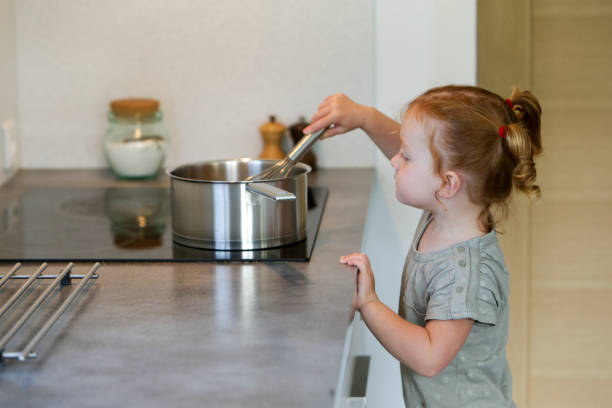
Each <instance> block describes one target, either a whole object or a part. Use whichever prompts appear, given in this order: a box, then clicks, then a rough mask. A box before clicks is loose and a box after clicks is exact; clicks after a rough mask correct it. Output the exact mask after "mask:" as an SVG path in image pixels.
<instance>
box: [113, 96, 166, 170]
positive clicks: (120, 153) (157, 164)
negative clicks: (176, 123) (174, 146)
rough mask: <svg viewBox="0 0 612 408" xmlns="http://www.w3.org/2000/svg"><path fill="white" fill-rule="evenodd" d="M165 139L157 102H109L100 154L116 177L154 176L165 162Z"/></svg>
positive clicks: (123, 100) (143, 100) (144, 100)
mask: <svg viewBox="0 0 612 408" xmlns="http://www.w3.org/2000/svg"><path fill="white" fill-rule="evenodd" d="M167 140H168V132H167V131H166V129H165V127H164V124H163V120H162V113H161V111H160V110H159V101H157V100H155V99H119V100H115V101H112V102H111V103H110V112H109V113H108V128H107V131H106V135H105V136H104V153H105V155H106V158H107V160H108V162H109V164H110V167H111V169H112V170H113V172H114V173H115V175H116V176H117V177H119V178H128V179H141V178H153V177H157V175H158V174H159V170H160V168H161V166H162V164H163V163H164V160H165V159H166V151H167Z"/></svg>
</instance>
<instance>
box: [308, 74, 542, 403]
mask: <svg viewBox="0 0 612 408" xmlns="http://www.w3.org/2000/svg"><path fill="white" fill-rule="evenodd" d="M540 115H541V108H540V105H539V103H538V101H537V99H536V98H535V97H534V96H533V95H532V94H531V93H529V92H528V91H520V90H518V89H514V91H513V93H512V96H511V97H510V98H509V99H506V100H504V99H503V98H501V97H500V96H498V95H496V94H494V93H492V92H489V91H487V90H484V89H482V88H478V87H471V86H445V87H440V88H434V89H431V90H429V91H427V92H425V93H424V94H423V95H421V96H419V97H418V98H416V99H415V100H414V101H412V102H411V103H410V104H409V105H408V108H407V110H406V112H405V114H404V115H403V116H404V117H403V121H402V123H401V127H400V124H398V123H396V122H395V121H393V120H392V119H390V118H388V117H387V116H385V115H383V114H382V113H381V112H379V111H377V110H376V109H374V108H372V107H366V106H363V105H359V104H356V103H355V102H353V101H351V100H350V99H349V98H348V97H346V96H344V95H342V94H337V95H333V96H330V97H328V98H327V99H325V101H324V102H323V103H322V104H321V105H320V106H319V109H318V111H317V112H316V113H315V115H314V116H313V117H312V119H311V124H310V126H308V127H307V128H306V129H304V132H305V133H309V132H313V131H316V130H318V129H321V128H324V127H326V126H328V125H330V124H334V127H333V128H332V129H330V130H328V132H327V134H326V136H325V137H329V136H333V135H335V134H339V133H344V132H347V131H349V130H352V129H355V128H361V129H363V130H364V131H365V132H366V133H367V134H368V135H369V136H370V138H371V139H372V140H373V141H374V143H376V145H377V146H378V147H379V148H380V149H381V150H382V152H383V153H384V154H385V155H386V156H387V157H388V158H389V159H390V160H391V165H392V166H393V168H394V169H395V184H396V196H397V199H398V200H399V201H400V202H402V203H404V204H407V205H410V206H413V207H416V208H420V209H423V210H424V211H423V216H422V217H421V221H420V222H419V225H418V226H417V229H416V233H415V236H414V241H413V243H412V246H411V248H410V251H409V253H408V256H407V257H406V263H405V267H404V272H403V276H402V286H401V292H400V302H399V303H400V304H399V314H396V313H395V312H393V311H392V310H391V309H389V308H388V307H387V306H386V305H384V304H383V303H381V302H380V300H379V299H378V297H377V296H376V292H375V290H374V276H373V273H372V270H371V267H370V262H369V260H368V257H367V256H366V255H365V254H359V253H354V254H350V255H346V256H343V257H341V258H340V262H342V263H345V264H348V265H353V266H356V267H357V268H358V275H357V285H356V288H355V293H354V296H353V306H354V307H355V308H356V309H358V310H359V311H360V312H361V315H362V317H363V320H364V321H365V323H366V325H367V326H368V328H369V329H370V331H371V332H372V333H373V334H374V335H375V336H376V338H377V339H378V340H379V341H380V343H381V344H382V345H383V346H384V347H385V348H386V349H387V350H388V351H389V353H391V354H392V355H393V356H394V357H395V358H397V359H398V360H399V361H400V367H401V374H402V385H403V393H404V401H405V403H406V406H407V407H411V408H412V407H495V408H499V407H514V406H515V404H514V403H513V401H512V378H511V375H510V369H509V366H508V361H507V359H506V343H507V341H508V286H509V283H508V270H507V268H506V265H505V262H504V257H503V254H502V251H501V249H500V246H499V243H498V241H497V233H496V231H495V226H496V223H497V222H498V221H499V218H503V216H505V214H506V212H507V208H508V201H509V199H510V196H511V193H512V190H513V188H518V189H519V190H520V191H523V192H524V193H526V194H528V195H529V196H530V197H531V196H536V197H537V196H539V194H540V189H539V187H538V186H537V185H535V184H534V182H535V178H536V170H535V165H534V156H535V155H537V154H538V153H540V152H541V150H542V145H541V142H540ZM494 214H501V217H497V216H495V215H494Z"/></svg>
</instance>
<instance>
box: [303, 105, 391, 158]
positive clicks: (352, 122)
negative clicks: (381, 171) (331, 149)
mask: <svg viewBox="0 0 612 408" xmlns="http://www.w3.org/2000/svg"><path fill="white" fill-rule="evenodd" d="M331 124H333V125H334V127H333V128H332V129H330V130H328V131H327V132H325V136H324V137H323V138H327V137H330V136H334V135H337V134H341V133H346V132H348V131H350V130H353V129H357V128H361V129H363V130H364V131H365V132H366V133H367V134H368V136H369V137H370V139H372V141H373V142H374V143H375V144H376V146H378V148H379V149H380V150H381V151H382V152H383V154H384V155H385V156H386V157H387V158H388V159H389V160H390V159H391V158H392V157H393V156H394V155H395V154H396V153H397V152H398V151H399V149H400V138H399V130H400V124H399V123H397V122H396V121H394V120H393V119H391V118H390V117H388V116H386V115H385V114H383V113H382V112H380V111H378V110H377V109H375V108H373V107H371V106H366V105H360V104H358V103H355V102H354V101H353V100H351V99H350V98H349V97H348V96H346V95H344V94H334V95H331V96H328V97H327V98H325V100H324V101H323V102H322V103H321V105H319V108H318V110H317V112H316V113H315V114H314V115H313V116H312V118H311V119H310V125H309V126H308V127H306V128H305V129H304V133H312V132H316V131H317V130H319V129H323V128H325V127H326V126H329V125H331Z"/></svg>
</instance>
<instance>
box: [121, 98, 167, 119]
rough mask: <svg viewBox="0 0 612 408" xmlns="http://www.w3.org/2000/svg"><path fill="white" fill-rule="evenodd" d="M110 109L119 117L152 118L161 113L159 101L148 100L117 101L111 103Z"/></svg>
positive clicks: (130, 99) (129, 99)
mask: <svg viewBox="0 0 612 408" xmlns="http://www.w3.org/2000/svg"><path fill="white" fill-rule="evenodd" d="M110 108H111V111H112V112H113V113H114V114H115V115H118V116H150V115H154V114H155V113H156V112H157V111H159V101H158V100H157V99H147V98H128V99H117V100H114V101H111V103H110Z"/></svg>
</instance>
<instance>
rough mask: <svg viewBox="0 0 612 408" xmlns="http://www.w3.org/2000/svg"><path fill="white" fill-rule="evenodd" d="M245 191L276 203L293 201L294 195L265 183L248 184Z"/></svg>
mask: <svg viewBox="0 0 612 408" xmlns="http://www.w3.org/2000/svg"><path fill="white" fill-rule="evenodd" d="M246 189H247V191H250V192H251V193H255V194H260V195H262V196H264V197H266V198H269V199H272V200H276V201H287V200H295V194H293V193H290V192H289V191H286V190H283V189H280V188H278V187H274V186H272V185H270V184H267V183H248V184H247V185H246Z"/></svg>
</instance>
